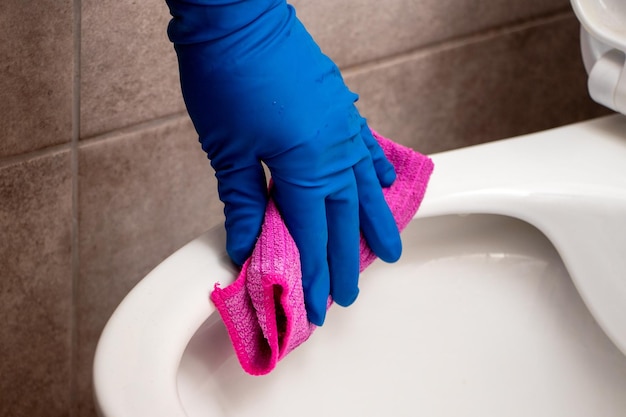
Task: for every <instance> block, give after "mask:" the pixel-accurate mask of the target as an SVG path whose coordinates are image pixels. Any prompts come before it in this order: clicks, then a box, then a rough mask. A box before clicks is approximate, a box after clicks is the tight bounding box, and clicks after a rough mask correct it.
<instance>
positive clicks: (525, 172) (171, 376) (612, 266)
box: [94, 115, 626, 417]
mask: <svg viewBox="0 0 626 417" xmlns="http://www.w3.org/2000/svg"><path fill="white" fill-rule="evenodd" d="M624 132H626V117H624V116H621V115H615V116H609V117H605V118H601V119H597V120H594V121H589V122H583V123H579V124H575V125H571V126H566V127H562V128H557V129H553V130H550V131H546V132H541V133H538V134H531V135H526V136H523V137H520V138H514V139H508V140H503V141H499V142H493V143H489V144H484V145H479V146H474V147H470V148H466V149H462V150H455V151H450V152H445V153H441V154H438V155H433V156H432V158H433V160H434V162H435V165H436V170H435V173H434V175H433V177H432V179H431V183H430V186H429V190H428V192H427V194H426V198H425V199H424V201H423V203H422V206H421V209H420V211H419V212H418V215H417V216H416V217H421V218H424V217H432V216H440V215H445V214H462V213H493V214H502V215H507V216H512V217H517V218H520V219H522V220H524V221H526V222H528V223H531V224H532V225H534V226H535V227H537V228H538V229H539V230H541V231H542V232H543V233H544V234H545V235H546V236H547V237H548V238H549V239H550V240H551V241H552V243H553V244H554V246H555V247H556V249H557V250H558V251H559V253H560V255H561V257H562V259H563V261H564V263H565V265H566V266H567V268H568V270H569V271H570V275H571V276H572V280H573V281H574V283H575V285H576V287H577V289H578V291H579V293H580V294H581V296H582V298H583V300H584V301H585V303H586V305H587V306H588V308H589V310H590V311H591V313H592V315H593V316H594V317H595V319H596V320H597V321H598V323H599V324H600V326H601V327H602V328H603V330H604V331H605V332H606V333H607V335H608V336H609V337H610V338H611V340H612V341H613V342H614V343H615V344H616V345H617V346H618V347H619V348H620V349H621V350H622V352H624V353H626V328H625V327H624V326H623V323H626V278H625V275H626V274H625V271H626V257H624V256H623V253H622V252H623V248H626V216H624V215H623V213H625V212H626V165H625V164H624V163H623V161H624V160H626V136H624ZM476 161H480V163H476ZM448 167H449V168H448ZM224 241H225V236H224V232H223V230H222V228H219V229H216V230H213V231H210V232H207V233H206V234H204V235H203V236H201V237H200V238H198V239H196V240H194V241H192V242H190V243H189V244H188V245H186V246H185V247H183V248H182V249H181V250H179V251H178V252H176V253H175V254H173V255H172V256H171V257H169V258H168V259H167V260H165V261H164V262H163V263H162V264H160V265H159V266H158V267H157V268H156V269H155V270H153V271H152V272H151V273H150V274H149V275H148V276H147V277H146V278H144V279H143V280H142V281H141V282H140V283H139V284H138V285H137V286H136V287H135V288H134V289H133V290H132V291H131V292H130V293H129V294H128V296H127V297H126V298H125V299H124V300H123V302H122V303H121V304H120V306H119V307H118V308H117V310H116V311H115V313H114V314H113V316H112V317H111V319H110V320H109V322H108V323H107V325H106V328H105V329H104V331H103V333H102V336H101V338H100V341H99V343H98V347H97V350H96V356H95V361H94V387H95V397H96V404H97V409H98V411H99V412H100V414H101V415H102V416H105V417H125V416H129V417H130V416H138V415H150V416H153V417H157V416H161V415H162V416H168V417H183V416H185V412H184V411H183V409H182V407H181V404H180V399H179V397H178V393H177V383H176V375H177V371H178V368H179V364H180V361H181V358H182V356H183V353H184V351H185V348H186V346H187V344H188V343H189V341H190V340H191V338H192V336H193V335H194V333H195V332H196V330H197V329H198V328H199V327H200V326H201V325H202V323H204V322H205V321H206V320H207V318H208V317H209V316H211V315H212V314H213V313H214V312H215V309H214V307H213V306H212V305H211V304H210V303H209V302H208V294H209V292H210V291H211V290H212V287H213V284H214V283H215V282H216V281H219V282H220V283H221V284H222V285H224V286H226V285H228V284H229V283H230V282H231V281H232V280H233V279H234V277H235V273H236V272H235V270H234V268H233V267H232V265H231V264H230V261H229V260H228V257H227V255H226V253H225V251H224V244H223V242H224ZM598 242H602V243H600V244H598ZM603 245H604V246H603ZM602 248H606V249H607V250H606V251H605V250H600V249H602ZM152 346H156V347H158V348H156V349H152V348H147V347H152ZM208 353H209V352H208Z"/></svg>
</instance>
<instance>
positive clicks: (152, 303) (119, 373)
mask: <svg viewBox="0 0 626 417" xmlns="http://www.w3.org/2000/svg"><path fill="white" fill-rule="evenodd" d="M224 242H225V232H224V230H223V228H221V227H216V228H214V229H211V230H209V231H208V232H206V233H204V234H203V235H202V236H200V237H199V238H197V239H195V240H193V241H191V242H190V243H188V244H187V245H185V246H184V247H183V248H181V249H179V250H178V251H176V252H175V253H174V254H172V255H171V256H170V257H168V258H167V259H166V260H165V261H163V262H162V263H161V264H159V265H158V266H157V267H156V268H155V269H154V270H153V271H152V272H150V273H149V274H148V275H147V276H146V277H145V278H144V279H142V280H141V281H140V282H139V283H138V284H137V285H136V287H135V288H133V290H132V291H130V293H129V294H128V295H127V296H126V297H125V298H124V300H123V301H122V303H120V305H119V306H118V308H117V309H116V310H115V313H114V314H113V315H112V316H111V318H110V319H109V322H108V323H107V324H106V326H105V328H104V330H103V332H102V335H101V337H100V340H99V342H98V346H97V348H96V354H95V359H94V367H93V380H94V397H95V403H96V408H97V410H98V412H99V413H100V415H101V416H106V417H124V416H129V417H130V416H137V415H150V416H152V417H157V416H169V417H184V416H186V414H185V412H184V410H183V409H182V407H181V404H180V402H179V398H178V390H177V384H176V375H177V372H178V366H179V363H180V359H181V358H182V356H183V353H184V351H185V348H186V346H187V344H188V342H189V340H191V338H192V336H193V335H194V333H195V332H196V331H197V329H198V328H199V327H200V326H201V325H202V323H204V321H205V320H206V319H207V318H208V317H209V316H210V315H211V314H213V313H214V312H215V311H216V310H215V307H214V306H213V305H212V304H211V303H210V302H209V300H208V294H209V292H210V291H211V290H212V286H213V284H214V282H217V281H219V282H220V283H222V284H223V285H228V284H229V283H230V282H232V281H233V279H234V277H235V273H236V271H235V268H234V266H233V265H232V264H231V263H230V261H229V259H228V256H227V254H226V252H225V250H224ZM207 271H211V273H210V277H209V278H208V279H207V276H208V274H207ZM146 295H149V296H146ZM163 306H167V308H163ZM120 340H122V341H123V343H120ZM146 346H158V347H159V348H158V349H150V350H148V351H146V349H145V347H146ZM154 393H159V394H158V396H155V394H154ZM157 398H158V401H155V400H156V399H157Z"/></svg>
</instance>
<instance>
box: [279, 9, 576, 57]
mask: <svg viewBox="0 0 626 417" xmlns="http://www.w3.org/2000/svg"><path fill="white" fill-rule="evenodd" d="M291 3H292V4H293V5H294V7H296V10H297V14H298V16H299V17H300V18H301V19H302V21H303V23H304V24H305V25H306V26H307V28H308V29H309V31H310V32H311V34H312V35H313V37H314V38H315V39H316V41H317V42H318V43H319V45H320V47H321V48H322V50H323V51H324V52H325V53H326V54H328V55H329V56H330V57H331V58H332V59H333V60H334V61H335V62H336V63H337V64H338V65H339V66H340V67H347V66H351V65H355V64H358V63H362V62H366V61H372V60H375V59H380V58H383V57H386V56H391V55H396V54H399V53H403V52H407V51H411V50H414V49H417V48H420V47H423V46H425V45H430V44H433V43H438V42H442V41H445V40H449V39H452V38H457V37H461V36H465V35H468V34H472V33H478V32H481V31H485V30H487V29H491V28H494V27H502V26H506V25H509V24H511V23H515V22H519V21H523V20H528V19H532V18H535V17H537V16H542V15H545V14H549V13H554V12H555V11H565V10H569V8H570V3H569V0H526V1H524V0H513V1H511V0H482V1H459V0H385V1H384V2H381V1H378V0H358V1H357V0H317V1H309V0H293V1H292V2H291Z"/></svg>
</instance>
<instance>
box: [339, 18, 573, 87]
mask: <svg viewBox="0 0 626 417" xmlns="http://www.w3.org/2000/svg"><path fill="white" fill-rule="evenodd" d="M570 16H573V12H572V11H571V9H569V8H568V9H562V10H556V11H554V12H551V13H549V14H545V15H542V16H536V17H534V18H531V19H528V20H523V21H520V22H516V23H512V24H507V25H502V26H497V27H492V28H487V29H484V30H482V31H479V32H475V33H469V34H465V35H461V36H458V37H452V38H449V39H445V40H443V41H438V42H433V43H431V44H425V45H420V46H418V47H416V48H413V49H410V50H407V51H404V52H398V53H396V54H393V55H388V56H383V57H380V58H375V59H372V60H369V61H365V62H361V63H356V64H351V65H348V66H346V67H344V68H341V72H342V75H343V76H344V77H351V76H355V75H358V74H360V73H363V72H369V71H372V70H377V69H383V68H387V67H390V66H393V65H396V64H398V63H402V62H404V61H406V60H409V59H411V58H417V57H420V56H424V55H429V54H433V53H437V52H443V51H449V50H452V49H456V48H459V47H462V46H464V45H468V44H473V43H479V42H483V41H485V40H488V39H492V38H496V37H499V36H504V35H507V34H513V33H516V32H520V31H523V30H525V29H529V28H533V27H539V26H542V25H545V24H547V23H552V22H558V21H560V20H563V19H566V18H568V17H570Z"/></svg>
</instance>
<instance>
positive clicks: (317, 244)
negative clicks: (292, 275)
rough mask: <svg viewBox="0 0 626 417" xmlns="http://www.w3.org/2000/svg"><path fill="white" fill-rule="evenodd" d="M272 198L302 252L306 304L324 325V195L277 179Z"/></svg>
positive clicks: (327, 288)
mask: <svg viewBox="0 0 626 417" xmlns="http://www.w3.org/2000/svg"><path fill="white" fill-rule="evenodd" d="M272 192H273V196H274V200H275V201H276V204H277V206H278V209H279V211H280V213H281V215H282V217H283V219H284V220H285V225H286V226H287V229H288V230H289V233H290V234H291V236H292V237H293V240H294V241H295V243H296V246H297V247H298V250H299V251H300V264H301V268H302V288H303V290H304V304H305V307H306V311H307V316H308V319H309V321H310V322H311V323H313V324H315V325H317V326H321V325H322V324H324V319H325V318H326V305H327V302H328V296H329V295H330V277H329V271H328V260H327V244H328V226H327V223H326V207H325V202H324V198H323V196H320V195H319V194H318V193H316V192H315V190H314V189H313V190H312V189H306V188H300V187H297V186H293V185H291V184H287V183H284V182H282V181H280V180H278V179H275V182H274V188H273V191H272Z"/></svg>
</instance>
